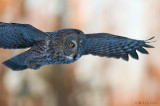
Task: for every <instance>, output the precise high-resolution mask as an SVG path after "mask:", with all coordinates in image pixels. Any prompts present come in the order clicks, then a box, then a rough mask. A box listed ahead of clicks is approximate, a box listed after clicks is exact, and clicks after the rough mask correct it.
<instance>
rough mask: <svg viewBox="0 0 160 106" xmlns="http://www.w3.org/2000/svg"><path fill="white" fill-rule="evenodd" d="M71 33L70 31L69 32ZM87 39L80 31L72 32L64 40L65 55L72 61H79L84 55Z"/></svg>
mask: <svg viewBox="0 0 160 106" xmlns="http://www.w3.org/2000/svg"><path fill="white" fill-rule="evenodd" d="M67 31H69V30H67ZM85 42H86V37H85V35H84V33H83V32H82V31H80V30H75V29H74V30H72V31H71V33H67V32H66V35H65V36H64V38H63V53H64V55H65V57H67V58H68V59H70V60H73V61H75V60H77V59H79V58H80V57H81V55H82V54H83V51H84V48H85Z"/></svg>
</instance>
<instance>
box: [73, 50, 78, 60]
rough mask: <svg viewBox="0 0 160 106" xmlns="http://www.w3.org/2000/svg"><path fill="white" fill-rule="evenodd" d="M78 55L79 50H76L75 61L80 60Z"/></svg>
mask: <svg viewBox="0 0 160 106" xmlns="http://www.w3.org/2000/svg"><path fill="white" fill-rule="evenodd" d="M78 53H79V52H78V50H76V51H75V55H74V57H73V59H74V60H77V58H78Z"/></svg>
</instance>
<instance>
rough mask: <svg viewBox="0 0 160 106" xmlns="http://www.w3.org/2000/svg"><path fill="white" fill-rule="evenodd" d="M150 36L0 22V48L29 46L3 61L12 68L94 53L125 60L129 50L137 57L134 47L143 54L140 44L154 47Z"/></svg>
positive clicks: (68, 60)
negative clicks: (137, 37) (48, 29)
mask: <svg viewBox="0 0 160 106" xmlns="http://www.w3.org/2000/svg"><path fill="white" fill-rule="evenodd" d="M151 39H153V38H150V39H149V40H146V41H144V40H135V39H130V38H127V37H121V36H117V35H112V34H108V33H97V34H96V33H94V34H84V33H83V32H82V31H80V30H78V29H62V30H58V31H55V32H42V31H40V30H38V29H36V28H35V27H33V26H31V25H29V24H17V23H2V22H1V23H0V48H4V49H23V48H30V49H29V50H28V51H25V52H23V53H21V54H19V55H17V56H15V57H13V58H11V59H9V60H7V61H5V62H3V64H5V65H6V66H7V67H9V68H11V69H12V70H24V69H27V68H30V69H39V68H40V67H41V66H43V65H47V64H51V65H54V64H69V63H72V62H74V61H76V60H78V59H79V58H80V57H81V56H82V55H88V54H92V55H97V56H104V57H114V58H117V59H119V58H122V59H124V60H126V61H128V59H129V58H128V54H129V55H131V57H133V58H134V59H138V55H137V53H136V50H138V51H139V52H141V53H143V54H148V52H147V51H146V50H145V49H144V48H143V47H147V48H153V46H150V45H148V44H147V43H150V40H151Z"/></svg>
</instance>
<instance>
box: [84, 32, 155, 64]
mask: <svg viewBox="0 0 160 106" xmlns="http://www.w3.org/2000/svg"><path fill="white" fill-rule="evenodd" d="M86 38H87V45H86V50H85V52H84V54H92V55H98V56H105V57H114V58H117V59H119V58H122V59H124V60H126V61H128V59H129V58H128V54H129V55H130V56H131V57H132V58H134V59H138V54H137V52H136V50H137V51H139V52H141V53H143V54H148V52H147V51H146V50H145V49H144V48H143V47H146V48H153V46H150V45H148V44H147V43H149V42H150V40H151V39H153V38H154V37H152V38H150V39H148V40H146V41H144V40H135V39H130V38H127V37H121V36H117V35H112V34H108V33H96V34H86Z"/></svg>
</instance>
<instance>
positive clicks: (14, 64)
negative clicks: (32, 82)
mask: <svg viewBox="0 0 160 106" xmlns="http://www.w3.org/2000/svg"><path fill="white" fill-rule="evenodd" d="M27 57H28V54H27V52H24V53H21V54H19V55H17V56H15V57H13V58H11V59H9V60H7V61H5V62H3V64H4V65H6V66H7V67H9V68H11V69H12V70H14V71H20V70H24V69H27V68H28V65H27Z"/></svg>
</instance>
